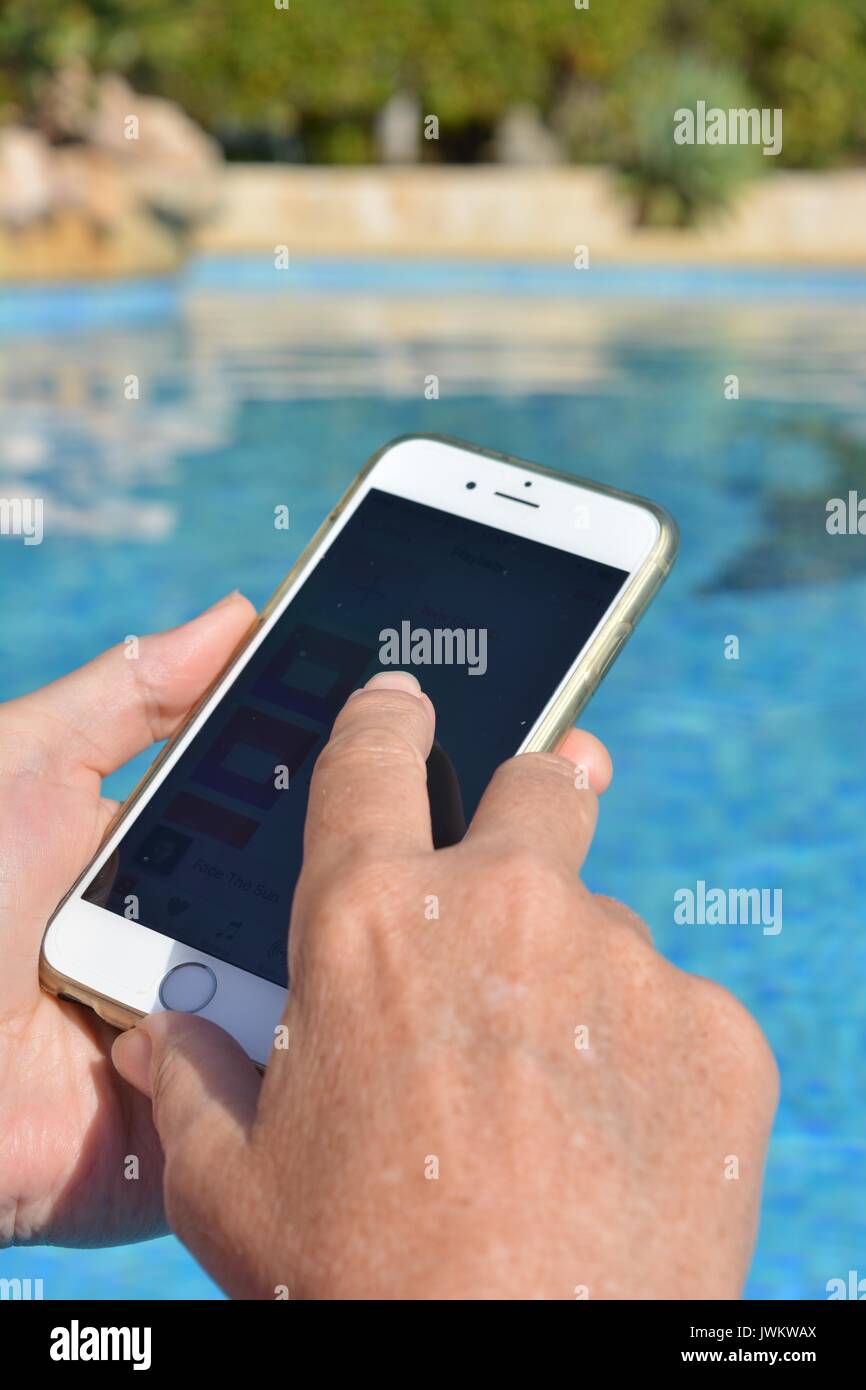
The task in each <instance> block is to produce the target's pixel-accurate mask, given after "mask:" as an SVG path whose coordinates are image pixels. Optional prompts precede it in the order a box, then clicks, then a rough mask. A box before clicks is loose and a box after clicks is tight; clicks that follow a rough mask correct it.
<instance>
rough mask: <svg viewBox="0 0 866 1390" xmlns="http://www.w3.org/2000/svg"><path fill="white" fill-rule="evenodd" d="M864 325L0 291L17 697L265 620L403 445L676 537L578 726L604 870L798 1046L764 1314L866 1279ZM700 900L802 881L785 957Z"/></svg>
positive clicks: (159, 1265)
mask: <svg viewBox="0 0 866 1390" xmlns="http://www.w3.org/2000/svg"><path fill="white" fill-rule="evenodd" d="M864 310H866V277H863V276H858V275H854V274H850V275H846V274H841V273H840V274H834V275H827V276H821V275H808V276H806V275H804V276H799V275H797V274H796V273H790V272H786V273H785V274H779V275H772V274H769V273H759V272H742V273H734V272H723V271H714V272H701V271H694V270H690V271H688V272H682V273H680V272H670V271H664V272H661V271H652V270H639V271H628V272H626V271H622V272H619V271H614V270H607V271H604V272H598V274H596V273H595V272H585V273H576V272H574V273H570V274H567V273H565V272H557V271H549V270H545V269H543V268H542V269H539V268H533V267H528V266H527V267H504V268H503V267H498V268H491V267H476V266H471V265H462V266H448V265H439V266H430V267H417V266H403V267H381V266H376V265H369V264H368V265H364V264H360V263H359V264H353V265H346V264H343V265H328V264H324V263H319V264H309V265H306V266H299V267H295V268H293V270H291V271H289V272H276V271H274V270H273V269H271V267H270V266H269V264H267V263H262V262H252V261H249V262H236V263H222V262H200V263H197V264H195V265H193V266H191V267H190V269H189V271H188V273H187V274H186V275H185V276H184V277H183V278H182V279H181V280H179V281H177V282H159V283H153V284H149V283H139V284H128V285H123V286H110V287H95V288H92V289H91V288H86V287H74V288H71V289H64V290H61V291H58V290H54V289H51V290H42V291H36V290H17V291H8V292H3V293H0V408H2V415H3V425H2V430H0V496H8V495H15V494H21V493H27V494H31V495H36V496H41V497H43V498H44V499H45V509H46V528H47V529H46V539H45V541H44V544H43V545H42V546H39V547H29V548H24V547H22V546H21V545H20V544H19V543H13V542H11V541H10V540H9V539H8V538H6V539H3V540H0V583H2V594H3V599H4V602H3V607H2V618H0V696H2V697H3V698H6V697H8V696H11V695H14V694H17V693H19V692H21V691H24V690H27V689H30V688H31V687H33V686H36V685H39V684H40V683H42V682H44V681H46V680H49V679H51V678H52V677H54V676H57V675H58V674H60V673H61V672H62V671H65V670H67V669H68V668H69V667H71V666H73V665H75V664H77V663H79V662H81V661H83V660H85V659H86V658H87V657H89V656H90V655H91V654H92V653H94V652H95V651H97V650H98V649H100V648H102V647H104V646H107V645H109V644H110V643H113V642H116V641H118V640H119V639H121V638H122V637H124V636H125V635H126V634H127V633H129V632H142V631H147V630H148V629H150V628H153V627H160V626H167V625H170V624H172V623H176V622H179V621H180V620H182V619H183V618H185V617H188V616H189V615H190V614H192V613H194V612H195V611H196V610H197V609H199V608H201V607H203V606H204V605H206V604H208V603H210V602H213V601H214V600H215V599H216V598H218V597H219V596H220V595H222V594H223V593H225V592H226V591H227V590H229V589H231V588H234V587H236V586H237V587H240V588H241V589H243V590H244V591H245V592H246V593H248V594H249V595H250V596H251V597H252V598H253V599H254V600H255V601H256V602H261V601H262V600H263V599H264V598H265V597H266V596H267V594H268V593H269V592H270V590H271V589H272V588H273V587H274V585H275V584H276V582H277V581H278V580H279V578H280V577H281V575H282V574H283V573H284V572H285V571H286V570H287V569H288V568H289V566H290V564H291V563H292V561H293V559H294V558H295V556H296V554H297V553H298V551H299V550H300V548H301V547H302V546H303V544H304V543H305V541H306V540H307V539H308V537H309V535H310V534H311V532H312V531H313V529H314V528H315V527H316V526H317V525H318V523H319V521H320V520H321V518H322V516H323V514H324V512H325V510H326V509H327V507H328V506H329V505H330V504H331V503H332V502H333V501H334V500H335V499H336V498H337V497H338V495H339V494H340V493H341V492H342V490H343V488H344V487H345V486H346V484H347V483H348V482H349V480H350V478H351V477H352V475H353V474H354V473H355V471H356V470H357V468H358V467H359V465H360V464H361V463H362V462H363V461H364V459H365V458H366V457H367V456H368V455H369V454H370V453H371V452H372V451H373V450H374V449H375V448H377V447H378V446H379V445H380V444H381V443H383V442H384V441H385V440H387V439H388V438H390V437H392V436H394V435H397V434H402V433H405V432H412V431H430V430H432V431H440V432H444V433H449V434H454V435H458V436H462V437H464V438H467V439H472V440H477V441H479V442H481V443H484V444H486V445H489V446H491V447H493V448H496V449H501V450H504V451H507V452H509V453H514V454H517V455H523V456H525V457H527V458H530V459H534V460H536V461H538V462H541V463H546V464H551V465H554V466H556V467H560V468H564V469H567V470H570V471H574V472H576V473H585V474H587V475H589V476H592V477H595V478H598V479H601V480H602V481H604V482H608V483H612V484H615V485H616V486H618V487H622V488H627V489H632V490H634V491H637V492H646V493H647V494H649V495H650V496H652V497H654V498H656V499H657V500H658V501H660V502H662V503H663V504H665V505H666V506H667V507H668V508H669V509H670V510H671V511H672V512H673V513H674V515H675V516H676V518H677V520H678V521H679V524H680V527H681V531H682V550H681V554H680V559H679V562H678V564H677V567H676V569H675V571H674V574H673V577H672V578H671V580H670V582H669V584H668V586H667V587H666V589H665V590H664V591H663V593H662V595H661V597H660V599H659V600H658V601H657V603H656V604H655V605H654V606H653V608H652V610H651V612H650V613H649V614H648V616H647V618H646V619H645V621H644V623H643V624H642V626H641V628H640V630H639V633H638V635H637V636H636V637H635V639H634V641H633V642H632V643H631V644H630V646H629V647H628V648H627V650H626V652H625V653H624V655H623V656H622V658H621V659H620V661H619V662H618V663H617V665H616V667H615V668H614V670H613V672H612V673H611V675H610V676H609V678H608V679H607V680H606V682H605V684H604V686H603V688H602V689H601V690H600V692H599V693H598V694H597V696H596V697H595V699H594V700H593V702H592V704H591V706H590V707H589V708H588V710H587V711H586V713H585V716H584V720H585V723H586V724H587V725H588V726H589V727H591V728H593V729H594V730H595V731H596V732H597V733H598V734H599V735H600V736H601V737H602V738H604V739H605V740H606V742H607V743H608V745H609V747H610V748H611V751H612V753H613V757H614V762H615V766H616V776H615V781H614V785H613V787H612V789H611V791H610V793H609V794H608V796H607V797H606V798H605V804H604V807H603V814H602V820H601V826H600V830H599V834H598V837H597V840H596V843H595V845H594V848H593V851H592V855H591V858H590V861H589V866H588V870H587V877H588V879H589V881H590V884H591V886H592V887H594V888H597V889H599V890H601V889H603V890H605V891H607V892H610V893H613V894H614V895H616V896H618V897H621V898H624V899H626V900H627V901H629V902H630V903H631V904H633V906H634V907H636V908H637V909H638V910H639V911H640V912H641V913H642V914H643V915H644V916H645V917H646V918H647V919H648V920H649V921H650V922H651V923H652V925H653V928H654V930H655V933H656V939H657V942H658V944H659V946H660V948H661V949H662V950H663V951H665V952H666V953H667V954H669V955H670V956H671V958H672V959H674V960H675V961H676V962H677V963H678V964H680V965H682V966H684V967H685V968H687V969H690V970H694V971H697V972H699V973H701V974H704V975H708V976H712V977H713V978H715V979H717V980H719V981H721V982H722V983H724V984H725V985H727V986H728V987H729V988H730V989H731V990H733V992H734V993H735V994H736V995H737V996H738V997H739V998H740V999H742V1000H743V1001H744V1002H745V1003H746V1004H747V1005H748V1007H749V1008H750V1009H751V1010H752V1011H753V1012H754V1013H755V1014H756V1016H757V1017H758V1019H759V1020H760V1022H761V1024H762V1025H763V1027H764V1029H765V1031H766V1033H767V1034H768V1036H769V1038H770V1041H771V1043H772V1045H773V1047H774V1049H775V1052H776V1055H777V1057H778V1059H779V1064H780V1068H781V1074H782V1100H781V1106H780V1111H779V1116H778V1121H777V1125H776V1129H775V1134H774V1138H773V1143H772V1148H771V1152H770V1158H769V1164H768V1170H767V1179H766V1193H765V1204H764V1211H763V1220H762V1226H761V1233H760V1239H759V1244H758V1249H757V1254H756V1257H755V1261H754V1266H753V1269H752V1273H751V1277H750V1280H749V1285H748V1294H749V1296H750V1297H752V1298H757V1299H763V1298H773V1297H793V1298H813V1297H818V1298H820V1297H823V1296H825V1293H824V1291H825V1285H826V1283H827V1281H828V1280H829V1279H831V1278H835V1277H843V1278H847V1273H848V1271H849V1270H850V1269H857V1270H858V1271H859V1273H860V1276H861V1277H862V1276H864V1275H866V1201H864V1190H866V1142H864V1141H866V1135H864V1123H863V1102H864V1089H866V1088H864V1081H866V1063H864V1057H866V972H864V965H866V936H864V934H863V931H862V912H861V910H860V904H861V902H862V900H863V896H864V888H866V856H864V853H863V830H864V819H866V818H864V808H866V758H864V755H863V744H862V738H863V733H862V731H863V692H864V684H866V682H864V677H866V539H864V538H863V537H857V536H847V537H832V538H831V537H828V536H827V534H826V531H825V524H824V523H825V506H826V502H827V499H828V498H830V497H836V496H847V493H848V490H849V488H858V487H859V488H863V487H864V483H866V467H864V465H866V398H864V390H863V387H864V369H866V313H864ZM131 374H135V375H136V376H138V378H139V382H140V399H139V400H138V401H136V402H132V401H128V400H126V399H125V397H124V379H125V378H126V377H127V376H129V375H131ZM731 374H736V375H737V376H738V378H739V385H740V396H739V399H737V400H728V399H726V398H725V391H724V386H725V379H726V378H727V377H728V376H730V375H731ZM431 375H436V376H437V377H438V379H439V393H440V394H439V398H438V399H434V400H427V399H425V395H424V387H425V379H426V378H428V377H429V376H431ZM280 502H283V503H287V504H288V506H289V507H290V511H291V519H292V525H291V529H290V530H289V531H288V532H277V531H275V530H274V529H273V526H272V525H271V524H270V518H272V516H273V508H274V506H275V505H276V504H277V503H280ZM729 635H736V636H737V637H738V638H739V643H740V656H739V660H736V661H729V660H725V659H724V644H725V639H726V637H728V636H729ZM146 761H147V759H139V760H137V763H136V764H135V765H134V766H131V767H129V768H126V769H124V770H123V771H122V772H121V773H119V774H116V775H115V777H113V778H112V779H111V786H110V790H111V791H112V792H113V793H114V794H115V795H117V794H122V793H123V792H124V791H126V790H127V789H128V788H129V787H130V786H131V784H132V782H133V781H134V779H135V777H136V776H137V775H138V774H139V773H140V771H141V770H142V767H143V765H144V763H145V762H146ZM698 879H704V880H705V881H706V882H707V883H708V884H710V885H723V886H743V887H751V886H761V887H778V888H781V889H782V893H783V903H784V916H783V929H782V931H781V933H780V934H778V935H777V936H768V935H763V934H761V932H760V930H759V929H757V928H755V927H712V926H702V927H698V926H695V927H686V926H678V925H676V924H675V923H674V920H673V895H674V893H675V891H676V890H677V888H680V887H683V886H689V885H692V886H693V885H694V884H695V882H696V880H698ZM14 1274H18V1275H21V1276H22V1277H28V1276H29V1277H33V1278H40V1277H41V1278H42V1279H43V1280H44V1289H45V1296H46V1297H63V1296H67V1295H73V1296H82V1295H84V1296H88V1297H107V1296H120V1297H147V1298H176V1297H177V1298H187V1297H219V1296H220V1295H219V1292H218V1290H216V1289H215V1288H214V1286H213V1285H212V1284H211V1283H210V1281H209V1280H207V1279H206V1277H205V1276H204V1275H203V1274H202V1273H201V1272H200V1271H199V1270H198V1269H197V1267H196V1266H195V1264H194V1263H193V1262H192V1261H191V1260H190V1259H189V1258H188V1257H187V1256H186V1254H185V1253H184V1252H183V1250H182V1249H181V1248H180V1247H179V1246H178V1245H177V1243H176V1242H174V1241H172V1240H163V1241H159V1242H154V1243H151V1244H149V1245H142V1246H134V1247H127V1248H124V1249H120V1250H109V1251H88V1252H77V1251H47V1250H25V1251H12V1252H6V1253H5V1254H2V1255H0V1275H9V1276H11V1275H14ZM648 1293H650V1294H651V1290H648Z"/></svg>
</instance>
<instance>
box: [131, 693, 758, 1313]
mask: <svg viewBox="0 0 866 1390" xmlns="http://www.w3.org/2000/svg"><path fill="white" fill-rule="evenodd" d="M434 722H435V716H434V711H433V708H432V705H431V704H430V701H429V700H428V699H427V698H426V696H423V695H422V694H421V692H420V688H419V687H418V685H417V682H414V681H413V679H412V678H411V677H407V676H405V675H402V676H401V675H400V674H399V673H396V672H394V673H387V674H382V675H380V676H379V677H376V678H374V680H373V682H371V683H370V684H369V685H368V687H367V688H366V689H365V691H363V692H360V693H356V694H355V695H354V696H353V697H351V698H350V700H349V701H348V702H347V704H346V706H345V708H344V709H343V711H342V713H341V714H340V716H339V717H338V719H337V721H336V724H335V726H334V731H333V734H332V737H331V740H330V742H329V744H328V745H327V747H326V748H325V749H324V750H323V752H322V754H321V756H320V758H319V761H318V763H317V766H316V770H315V774H314V778H313V782H312V786H311V789H310V802H309V811H308V817H307V826H306V833H305V850H304V868H303V872H302V875H301V879H300V882H299V884H298V889H297V892H296V894H295V902H294V906H293V913H292V926H291V935H290V961H289V964H290V973H291V979H292V991H291V994H290V997H289V1000H288V1003H287V1007H286V1012H285V1015H284V1019H283V1023H284V1025H285V1027H286V1029H287V1030H288V1036H289V1046H288V1048H287V1049H286V1048H281V1049H276V1050H275V1051H274V1053H273V1055H272V1057H271V1060H270V1063H269V1065H268V1068H267V1072H266V1075H265V1078H264V1081H263V1082H262V1081H261V1080H260V1078H259V1077H258V1074H257V1073H256V1071H255V1069H254V1068H253V1067H252V1065H251V1064H250V1063H249V1061H248V1060H247V1059H246V1057H245V1056H244V1055H243V1053H242V1052H241V1050H240V1049H239V1048H238V1046H237V1045H236V1044H235V1043H234V1042H233V1041H232V1040H231V1039H230V1038H228V1037H227V1036H226V1035H225V1034H224V1033H222V1032H221V1031H220V1030H219V1029H217V1028H216V1027H215V1026H214V1025H213V1024H209V1023H207V1022H206V1021H205V1020H203V1019H200V1018H196V1017H194V1016H184V1015H172V1014H161V1015H158V1016H155V1017H154V1018H152V1019H149V1020H147V1021H146V1022H145V1023H143V1024H142V1025H141V1026H140V1027H139V1028H136V1029H134V1030H132V1031H131V1032H129V1033H126V1034H123V1035H122V1036H121V1037H120V1038H119V1039H118V1040H117V1042H116V1043H115V1046H114V1052H113V1057H114V1061H115V1065H116V1066H117V1068H118V1069H119V1071H120V1072H121V1073H122V1074H123V1075H124V1076H125V1077H126V1078H127V1080H128V1081H130V1082H131V1083H132V1085H133V1086H135V1087H136V1089H137V1090H138V1091H139V1092H140V1093H141V1095H143V1096H146V1097H151V1098H152V1101H153V1107H154V1117H155V1122H156V1127H157V1130H158V1132H159V1135H160V1138H161V1140H162V1144H163V1147H164V1151H165V1160H166V1165H165V1197H166V1208H167V1212H168V1216H169V1219H170V1221H171V1224H172V1226H173V1227H174V1228H175V1229H176V1230H177V1231H178V1233H179V1235H180V1237H181V1239H182V1240H184V1242H185V1243H186V1244H187V1245H188V1246H189V1248H190V1249H191V1250H192V1251H193V1253H194V1254H195V1255H196V1256H197V1258H198V1259H200V1260H201V1262H202V1263H203V1264H204V1265H205V1267H206V1268H207V1269H208V1270H209V1272H210V1273H211V1274H212V1275H213V1277H214V1278H215V1279H217V1280H218V1281H219V1283H220V1284H221V1285H222V1286H223V1288H224V1289H226V1290H227V1292H229V1293H230V1294H232V1295H234V1296H236V1297H244V1298H273V1297H274V1296H275V1291H277V1290H281V1289H284V1288H288V1290H289V1294H290V1296H291V1297H293V1298H343V1297H351V1298H365V1297H370V1298H518V1299H524V1298H528V1299H537V1298H545V1299H546V1298H561V1299H573V1298H575V1297H578V1296H586V1295H582V1291H583V1290H584V1289H585V1290H586V1291H587V1294H588V1296H589V1297H590V1298H737V1297H739V1295H740V1291H741V1288H742V1284H743V1281H744V1279H745V1276H746V1273H747V1270H748V1264H749V1259H750V1256H751V1250H752V1246H753V1242H754V1237H755V1230H756V1225H757V1218H758V1209H759V1202H760V1188H761V1176H762V1169H763V1162H764V1156H765V1152H766V1146H767V1140H768V1136H769V1130H770V1126H771V1123H772V1118H773V1113H774V1110H775V1105H776V1099H777V1091H778V1079H777V1074H776V1068H775V1063H774V1061H773V1058H772V1055H771V1053H770V1051H769V1048H768V1047H767V1044H766V1042H765V1040H764V1038H763V1035H762V1034H761V1031H760V1029H759V1028H758V1026H757V1024H756V1023H755V1022H754V1020H753V1019H752V1018H751V1017H750V1016H749V1015H748V1014H747V1013H746V1011H745V1010H744V1009H743V1008H742V1007H741V1006H740V1005H739V1004H738V1003H737V1002H736V1001H735V1000H734V999H733V998H732V996H730V995H729V994H728V993H727V992H726V991H724V990H723V989H721V988H720V987H718V986H716V985H714V984H712V983H711V982H709V981H706V980H702V979H698V978H695V977H692V976H689V975H686V974H684V973H683V972H681V971H679V970H677V969H676V968H675V967H673V966H672V965H670V964H669V963H668V962H667V961H665V960H664V959H663V958H662V957H661V956H660V955H659V954H658V953H657V952H656V951H655V949H654V947H653V945H652V941H651V938H650V933H649V930H648V928H647V926H646V924H645V923H643V922H642V921H641V920H640V919H639V918H638V917H636V915H635V914H634V913H633V912H631V911H630V910H629V909H627V908H625V907H623V906H622V905H621V904H619V903H617V902H616V901H615V900H614V899H611V898H602V897H597V896H595V895H593V894H591V893H589V892H588V891H587V889H586V888H585V887H584V886H583V884H582V883H581V881H580V879H579V878H578V876H577V874H578V871H579V869H580V866H581V864H582V862H583V859H584V857H585V855H586V853H587V851H588V849H589V846H590V844H591V840H592V835H593V831H594V828H595V821H596V815H597V809H598V795H599V794H600V793H602V792H603V791H604V790H605V788H606V786H607V784H608V782H609V780H610V761H609V758H608V756H607V753H606V751H605V750H604V749H603V748H602V747H601V745H600V744H599V743H598V742H597V740H595V739H593V738H592V737H591V735H589V734H585V733H579V732H577V731H573V732H572V733H570V734H569V735H568V737H567V738H566V740H565V741H564V743H563V745H562V746H561V748H560V750H559V753H558V755H556V756H554V755H549V754H528V755H523V756H521V757H519V758H515V759H512V760H511V761H510V762H509V763H506V764H504V765H503V767H502V768H500V769H499V771H498V772H497V773H496V775H495V776H494V778H493V779H492V781H491V784H490V786H489V788H488V790H487V792H486V793H485V796H484V798H483V800H482V803H481V805H480V806H479V808H478V811H477V813H476V816H475V818H474V820H473V823H472V825H471V826H470V828H469V832H468V834H467V836H466V838H465V840H464V841H463V842H462V843H461V844H459V845H455V846H452V847H451V848H448V849H444V850H439V851H436V852H434V850H433V848H432V842H431V830H430V817H429V809H428V801H427V794H426V779H425V759H426V757H427V754H428V752H429V749H430V746H431V743H432V739H433V734H434ZM581 770H582V771H584V772H586V773H588V778H587V776H578V775H577V774H578V772H579V771H581ZM587 781H588V783H589V785H588V786H587V785H586V783H587ZM431 898H435V899H436V900H437V902H438V915H437V916H435V917H434V918H431V917H430V916H429V915H427V913H426V912H425V908H426V907H427V905H428V904H429V902H430V900H431ZM576 1044H579V1045H576ZM732 1158H733V1159H735V1160H736V1162H735V1163H733V1164H732ZM737 1168H738V1173H739V1176H738V1177H736V1178H732V1177H731V1176H730V1174H731V1173H732V1171H734V1170H735V1169H737Z"/></svg>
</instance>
